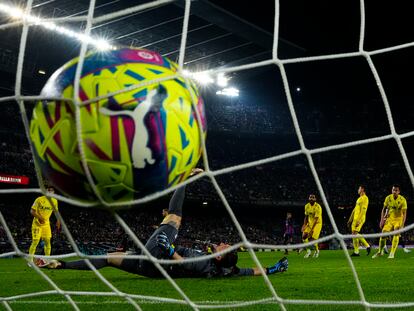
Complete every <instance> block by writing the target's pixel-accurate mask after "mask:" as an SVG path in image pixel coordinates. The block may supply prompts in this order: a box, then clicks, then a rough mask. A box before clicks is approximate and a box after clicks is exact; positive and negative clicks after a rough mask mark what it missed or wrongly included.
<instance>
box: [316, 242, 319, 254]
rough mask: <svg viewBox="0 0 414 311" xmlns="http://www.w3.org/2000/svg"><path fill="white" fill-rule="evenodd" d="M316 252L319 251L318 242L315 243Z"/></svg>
mask: <svg viewBox="0 0 414 311" xmlns="http://www.w3.org/2000/svg"><path fill="white" fill-rule="evenodd" d="M315 252H319V245H318V243H316V244H315Z"/></svg>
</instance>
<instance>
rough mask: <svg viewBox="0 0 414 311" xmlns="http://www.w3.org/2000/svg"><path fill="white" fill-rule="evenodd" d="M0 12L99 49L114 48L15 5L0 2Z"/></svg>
mask: <svg viewBox="0 0 414 311" xmlns="http://www.w3.org/2000/svg"><path fill="white" fill-rule="evenodd" d="M0 12H3V13H6V14H7V15H9V16H10V17H12V18H14V19H22V20H24V21H27V22H29V23H31V24H34V25H38V26H42V27H43V28H45V29H47V30H51V31H56V32H58V33H61V34H64V35H66V36H68V37H71V38H74V39H76V40H78V41H81V42H86V43H88V44H90V45H92V46H94V47H95V48H97V49H98V50H101V51H104V50H112V49H115V47H114V46H112V45H111V44H109V43H108V42H107V41H105V40H103V39H95V38H93V37H91V36H87V35H85V34H83V33H78V32H76V31H73V30H70V29H68V28H65V27H62V26H58V25H56V24H55V23H52V22H47V21H45V20H44V19H42V18H40V17H38V16H33V15H30V14H25V13H24V11H23V10H22V9H20V8H17V7H11V6H8V5H6V4H0Z"/></svg>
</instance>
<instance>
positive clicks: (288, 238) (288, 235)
mask: <svg viewBox="0 0 414 311" xmlns="http://www.w3.org/2000/svg"><path fill="white" fill-rule="evenodd" d="M293 234H294V229H293V219H292V213H290V212H287V213H286V220H285V232H284V233H283V244H284V245H288V244H292V242H293ZM287 254H289V250H288V249H287V248H286V249H285V255H287Z"/></svg>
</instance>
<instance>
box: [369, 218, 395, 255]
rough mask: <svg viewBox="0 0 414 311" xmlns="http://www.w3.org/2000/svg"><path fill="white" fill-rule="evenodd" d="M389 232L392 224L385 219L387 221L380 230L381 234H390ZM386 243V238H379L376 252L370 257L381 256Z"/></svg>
mask: <svg viewBox="0 0 414 311" xmlns="http://www.w3.org/2000/svg"><path fill="white" fill-rule="evenodd" d="M391 230H392V224H391V222H390V221H389V220H388V219H387V221H386V222H385V225H384V227H383V228H382V233H385V232H390V231H391ZM386 243H387V238H386V237H380V239H379V247H378V251H377V252H376V253H375V254H374V255H373V256H372V258H376V257H378V256H382V255H383V254H384V247H385V245H386Z"/></svg>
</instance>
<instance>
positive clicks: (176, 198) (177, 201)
mask: <svg viewBox="0 0 414 311" xmlns="http://www.w3.org/2000/svg"><path fill="white" fill-rule="evenodd" d="M184 196H185V186H181V187H180V188H178V189H177V190H175V192H174V195H173V196H172V198H171V200H170V205H169V206H168V214H175V215H177V216H180V217H181V216H183V203H184Z"/></svg>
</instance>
